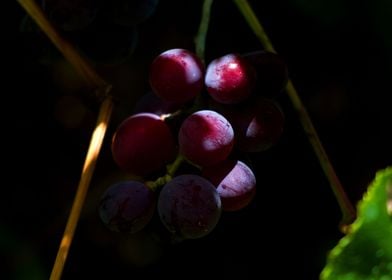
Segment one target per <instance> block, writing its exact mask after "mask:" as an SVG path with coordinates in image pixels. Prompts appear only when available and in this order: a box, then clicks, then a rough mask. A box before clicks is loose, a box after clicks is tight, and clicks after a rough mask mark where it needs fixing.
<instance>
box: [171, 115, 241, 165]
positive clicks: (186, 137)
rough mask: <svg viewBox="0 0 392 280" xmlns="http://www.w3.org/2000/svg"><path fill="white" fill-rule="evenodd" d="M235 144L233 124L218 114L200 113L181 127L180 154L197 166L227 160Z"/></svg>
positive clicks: (188, 119) (188, 118)
mask: <svg viewBox="0 0 392 280" xmlns="http://www.w3.org/2000/svg"><path fill="white" fill-rule="evenodd" d="M233 144H234V131H233V128H232V127H231V124H230V123H229V122H228V121H227V120H226V119H225V118H224V117H223V116H222V115H220V114H218V113H217V112H214V111H210V110H202V111H198V112H196V113H193V114H192V115H190V116H189V117H187V118H186V119H185V120H184V122H183V123H182V125H181V128H180V132H179V145H180V152H181V153H182V154H183V155H184V156H185V157H186V158H187V159H188V160H190V161H191V162H193V163H195V164H197V165H201V166H207V165H213V164H215V163H218V162H220V161H222V160H225V159H226V158H227V157H228V156H229V154H230V152H231V150H232V148H233Z"/></svg>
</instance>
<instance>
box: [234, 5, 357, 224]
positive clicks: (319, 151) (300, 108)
mask: <svg viewBox="0 0 392 280" xmlns="http://www.w3.org/2000/svg"><path fill="white" fill-rule="evenodd" d="M233 1H234V3H235V4H236V5H237V7H238V9H239V10H240V12H241V13H242V15H243V16H244V17H245V19H246V21H247V22H248V24H249V26H250V28H251V29H252V30H253V32H254V33H255V35H256V36H257V38H258V39H259V41H260V42H261V44H262V45H263V46H264V48H265V50H266V51H269V52H273V53H276V51H275V49H274V47H273V45H272V43H271V41H270V39H269V38H268V36H267V34H266V32H265V31H264V28H263V26H262V25H261V23H260V21H259V20H258V18H257V16H256V15H255V13H254V11H253V10H252V7H251V6H250V5H249V3H248V1H247V0H233ZM286 93H287V94H288V96H289V98H290V100H291V102H292V105H293V107H294V109H295V111H296V112H297V113H298V116H299V119H300V121H301V124H302V127H303V129H304V130H305V133H306V135H307V137H308V139H309V141H310V143H311V145H312V147H313V150H314V152H315V154H316V155H317V157H318V160H319V162H320V165H321V167H322V169H323V171H324V174H325V176H326V177H327V179H328V181H329V183H330V186H331V189H332V191H333V193H334V195H335V197H336V200H337V202H338V204H339V207H340V209H341V211H342V220H341V230H342V231H345V229H347V226H348V225H350V224H351V223H352V222H353V221H354V219H355V216H356V214H355V209H354V207H353V205H352V204H351V202H350V200H349V199H348V197H347V194H346V192H345V191H344V188H343V186H342V184H341V182H340V180H339V178H338V176H337V175H336V173H335V170H334V168H333V166H332V163H331V162H330V160H329V158H328V155H327V153H326V151H325V149H324V147H323V145H322V143H321V141H320V138H319V136H318V134H317V131H316V129H315V128H314V126H313V123H312V121H311V119H310V116H309V114H308V112H307V110H306V108H305V106H304V105H303V103H302V101H301V98H300V97H299V95H298V92H297V90H296V89H295V87H294V85H293V83H292V82H291V80H289V81H288V83H287V86H286Z"/></svg>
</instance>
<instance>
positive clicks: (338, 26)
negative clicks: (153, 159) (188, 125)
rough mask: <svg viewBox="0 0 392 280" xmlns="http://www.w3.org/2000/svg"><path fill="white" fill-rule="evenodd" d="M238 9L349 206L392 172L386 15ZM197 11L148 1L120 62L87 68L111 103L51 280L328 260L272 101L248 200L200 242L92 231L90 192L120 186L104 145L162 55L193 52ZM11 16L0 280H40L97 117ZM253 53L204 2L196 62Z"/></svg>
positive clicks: (325, 211)
mask: <svg viewBox="0 0 392 280" xmlns="http://www.w3.org/2000/svg"><path fill="white" fill-rule="evenodd" d="M250 3H251V4H252V6H253V7H254V9H255V12H256V14H257V15H258V17H259V18H260V19H261V22H262V23H263V25H264V27H265V29H266V31H267V32H268V34H269V35H270V37H271V40H272V42H273V43H274V45H275V48H276V50H277V51H278V52H279V53H280V54H281V55H282V57H283V58H284V59H285V60H286V62H287V64H288V67H289V72H290V76H291V78H292V80H293V82H294V84H295V85H296V87H297V89H298V92H299V94H300V96H301V98H302V100H303V102H304V104H305V105H306V107H307V108H308V110H309V113H310V115H311V117H312V120H313V122H314V125H315V127H316V128H317V131H318V132H319V135H320V138H321V140H322V142H323V144H324V146H325V149H326V151H327V152H328V154H329V156H330V159H331V162H332V163H333V165H334V167H335V168H336V172H337V174H338V176H339V178H340V179H341V181H342V183H343V185H344V186H345V188H346V189H347V193H348V196H349V198H350V199H351V201H353V202H356V201H358V200H359V199H360V197H361V195H362V193H363V192H364V191H365V189H366V186H367V184H368V183H369V182H370V181H371V179H372V178H373V176H374V174H375V172H376V171H377V170H378V169H380V168H385V167H386V166H387V165H388V164H391V162H392V152H391V150H392V149H391V147H390V143H392V137H391V133H390V130H391V121H392V114H391V103H390V99H391V98H390V95H391V89H390V80H391V78H390V77H391V75H392V51H391V50H392V35H391V34H392V33H391V32H390V27H391V26H392V6H391V2H390V1H389V0H375V1H352V0H345V1H339V0H330V1H321V0H317V1H305V0H286V1H283V0H278V1H250ZM201 5H202V1H174V0H171V1H169V0H166V1H165V0H161V1H160V3H159V5H158V8H157V10H156V12H155V14H154V15H153V17H152V18H151V19H150V20H148V21H146V22H145V23H143V24H141V25H140V26H139V43H138V46H137V48H136V50H135V53H134V56H132V57H131V58H130V59H129V60H127V61H126V62H125V63H122V64H121V65H117V66H113V65H112V66H102V65H97V70H98V71H99V72H100V73H101V74H102V76H104V77H105V78H106V79H107V80H108V81H110V82H111V83H113V85H114V94H115V95H116V96H117V97H118V98H119V100H120V102H119V103H118V105H117V106H116V108H115V110H114V114H113V118H112V122H111V126H110V127H109V130H108V134H107V137H106V139H105V142H104V146H103V150H102V153H101V156H100V158H99V161H98V165H97V170H96V172H95V175H94V178H93V182H92V184H91V187H90V191H89V194H88V197H87V201H86V204H85V208H84V211H83V213H82V216H81V219H80V223H79V225H78V228H77V232H76V235H75V239H74V242H73V244H72V247H71V251H70V254H69V256H68V261H67V263H66V266H65V270H64V275H63V279H126V278H135V279H142V278H149V277H169V278H171V279H173V278H180V277H181V278H185V277H192V278H193V277H194V278H196V277H197V278H208V277H224V278H241V279H250V278H251V276H253V277H258V278H259V277H260V278H262V279H263V278H267V279H280V278H285V279H292V278H299V279H317V278H318V274H319V273H320V271H321V269H322V267H323V265H324V264H325V258H326V254H327V252H328V250H329V249H331V248H332V247H333V246H334V245H335V244H336V242H337V241H338V239H339V238H340V237H341V234H340V232H339V230H338V224H339V221H340V212H339V209H338V207H337V203H336V201H335V199H334V197H333V195H332V192H331V190H330V188H329V184H328V182H327V180H326V178H325V176H324V174H323V172H322V171H321V168H320V166H319V163H318V160H317V158H316V156H315V154H314V153H313V151H312V148H311V146H310V144H309V142H308V140H307V138H306V136H305V134H304V132H303V129H302V127H301V125H300V123H299V121H298V118H297V116H296V113H295V112H294V111H293V109H292V106H291V104H290V101H289V99H288V98H287V96H286V95H285V94H282V95H280V96H278V97H277V100H278V102H279V103H280V105H281V106H282V109H283V111H284V113H285V117H286V125H285V131H284V134H283V136H282V138H281V140H280V142H279V143H278V144H277V145H276V146H275V147H273V148H272V149H270V150H269V151H267V152H265V153H261V154H255V155H251V161H252V165H253V166H252V168H253V169H254V171H255V173H256V176H257V181H258V192H257V196H256V199H255V200H254V201H253V203H252V204H251V205H250V206H248V207H247V208H246V209H244V210H242V211H240V212H237V213H224V214H223V216H222V219H221V221H220V223H219V224H218V226H217V227H216V229H215V230H214V231H213V232H212V233H211V234H210V235H209V236H207V237H205V238H202V239H199V240H192V241H186V242H181V243H174V244H172V243H171V242H169V239H168V236H167V235H166V233H165V230H164V229H163V228H162V226H161V225H160V223H159V221H158V220H157V219H156V217H155V219H154V220H153V222H152V223H151V225H150V226H149V227H147V229H146V230H145V231H143V232H141V233H139V234H136V235H134V236H124V235H119V234H113V233H110V232H109V231H107V230H106V229H105V228H104V227H103V226H102V224H101V223H100V221H99V218H98V216H97V212H96V208H97V203H98V200H99V197H100V195H101V193H102V192H103V191H104V190H105V188H106V187H107V186H108V185H109V184H110V183H113V182H116V181H118V180H120V179H123V178H124V176H125V175H124V174H122V173H121V172H120V171H119V170H117V168H116V166H114V164H113V161H112V159H111V154H110V138H111V135H112V134H113V132H114V129H115V127H116V125H117V124H118V123H119V122H120V121H121V120H122V119H123V118H124V117H125V116H126V115H128V114H130V113H131V112H132V105H133V104H134V103H135V101H136V100H137V98H138V97H139V96H141V95H142V94H144V93H145V92H146V91H147V90H148V82H147V77H148V67H149V64H150V63H151V61H152V59H153V58H154V57H155V56H156V55H158V54H159V53H161V52H162V51H164V50H166V49H169V48H174V47H182V48H188V49H191V50H192V49H193V36H194V35H195V34H196V32H197V27H198V24H199V20H200V11H201ZM12 11H13V15H15V16H13V17H12V20H11V21H10V22H11V23H12V24H10V26H9V29H10V30H12V31H14V34H13V35H12V40H13V41H12V44H11V49H12V50H11V51H10V52H9V55H5V56H4V59H5V60H6V61H7V62H8V61H9V62H11V63H10V65H11V66H10V67H9V68H7V69H8V71H7V74H11V78H10V80H9V81H8V82H6V84H8V85H10V86H11V89H10V90H7V91H6V93H5V94H4V95H5V96H7V97H8V98H9V101H8V99H7V102H8V103H7V104H6V105H5V106H6V107H8V108H7V109H10V110H11V113H7V114H5V116H4V117H3V123H4V131H6V133H4V137H3V138H4V139H5V140H6V142H7V144H6V146H5V148H4V151H3V154H4V157H3V160H4V162H5V163H6V165H7V167H8V168H7V170H6V174H5V175H6V176H5V177H4V180H3V184H2V190H3V195H2V200H1V207H2V208H1V216H0V218H1V219H0V277H1V278H2V279H47V278H48V276H49V274H50V271H51V267H52V265H53V262H54V258H55V255H56V252H57V249H58V245H59V242H60V239H61V236H62V233H63V230H64V227H65V223H66V220H67V216H68V213H69V209H70V207H71V204H72V200H73V197H74V194H75V191H76V186H77V183H78V180H79V176H80V171H81V167H82V164H83V160H84V156H85V153H86V151H87V146H88V141H89V137H90V135H91V132H92V129H93V126H94V122H95V118H96V115H97V110H98V107H99V106H98V103H97V102H96V101H94V99H93V98H91V95H90V93H89V91H88V90H87V89H86V87H85V86H84V85H83V83H82V82H81V81H80V79H79V78H78V76H77V74H75V72H74V71H73V70H72V68H71V67H70V66H69V65H68V64H67V63H66V62H64V61H63V60H62V59H61V58H56V56H55V58H51V59H49V60H42V59H38V58H37V56H36V54H35V53H34V52H33V51H32V50H34V48H35V47H36V46H37V44H38V43H37V41H34V40H31V39H30V38H28V37H27V36H26V34H25V33H23V32H20V31H19V25H20V21H21V20H22V18H23V16H24V12H23V10H22V9H21V8H20V7H18V6H17V5H15V6H14V7H13V9H12ZM259 49H261V46H260V43H259V42H258V41H257V40H256V37H255V36H254V35H253V34H252V32H251V30H250V29H249V28H248V26H247V25H246V23H245V21H244V19H243V18H242V16H241V15H240V14H239V12H238V11H237V10H236V7H235V6H234V4H233V3H232V2H231V1H224V0H216V1H215V2H214V5H213V8H212V15H211V22H210V29H209V33H208V38H207V47H206V61H207V62H208V61H210V60H212V59H213V58H215V57H218V56H221V55H224V54H227V53H230V52H238V53H245V52H250V51H254V50H259ZM9 154H10V155H9ZM8 155H9V156H8ZM8 176H9V177H10V180H8ZM6 182H7V183H6ZM267 275H272V276H267Z"/></svg>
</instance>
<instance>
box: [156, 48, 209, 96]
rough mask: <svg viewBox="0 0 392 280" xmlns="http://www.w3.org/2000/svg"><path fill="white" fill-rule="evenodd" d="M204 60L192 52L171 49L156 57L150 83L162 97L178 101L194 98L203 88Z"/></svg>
mask: <svg viewBox="0 0 392 280" xmlns="http://www.w3.org/2000/svg"><path fill="white" fill-rule="evenodd" d="M203 77H204V68H203V63H202V61H201V60H200V59H199V58H198V57H197V56H196V55H195V54H193V53H192V52H190V51H188V50H184V49H171V50H168V51H165V52H164V53H162V54H160V55H159V56H158V57H156V58H155V59H154V61H153V62H152V64H151V68H150V85H151V87H152V89H153V91H154V92H155V94H157V95H158V96H160V97H161V98H163V99H165V100H167V101H172V102H178V103H185V102H187V101H190V100H192V99H193V98H194V97H195V96H196V95H198V94H199V93H200V92H201V91H202V89H203V85H204V84H203Z"/></svg>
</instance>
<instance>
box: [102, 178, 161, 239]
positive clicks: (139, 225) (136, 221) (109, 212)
mask: <svg viewBox="0 0 392 280" xmlns="http://www.w3.org/2000/svg"><path fill="white" fill-rule="evenodd" d="M155 202H156V199H155V195H154V193H153V192H152V191H151V190H150V189H149V188H148V187H147V186H146V185H145V184H143V183H141V182H137V181H124V182H119V183H117V184H114V185H112V186H110V187H109V188H108V189H107V190H106V192H105V193H104V195H103V197H102V198H101V202H100V204H99V215H100V217H101V220H102V222H103V223H104V224H105V225H106V226H107V227H108V228H109V229H111V230H113V231H119V232H130V233H135V232H137V231H139V230H141V229H143V228H144V227H145V226H146V225H147V224H148V222H149V221H150V220H151V218H152V215H153V214H154V210H155Z"/></svg>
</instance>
